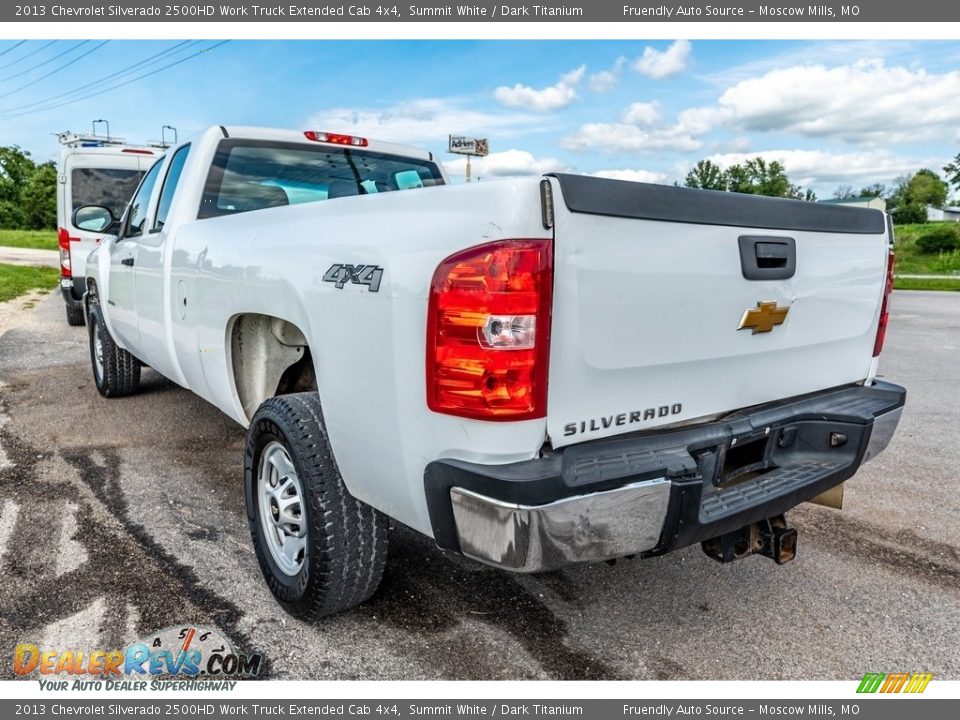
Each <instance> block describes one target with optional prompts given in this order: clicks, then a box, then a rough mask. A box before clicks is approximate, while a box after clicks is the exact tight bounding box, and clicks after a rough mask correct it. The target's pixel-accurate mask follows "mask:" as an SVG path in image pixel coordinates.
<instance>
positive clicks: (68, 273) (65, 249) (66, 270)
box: [57, 228, 73, 278]
mask: <svg viewBox="0 0 960 720" xmlns="http://www.w3.org/2000/svg"><path fill="white" fill-rule="evenodd" d="M57 245H59V246H60V277H63V278H68V277H73V271H72V269H71V267H70V233H68V232H67V229H66V228H60V229H59V230H58V231H57Z"/></svg>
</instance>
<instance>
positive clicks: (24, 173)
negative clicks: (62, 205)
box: [0, 145, 57, 230]
mask: <svg viewBox="0 0 960 720" xmlns="http://www.w3.org/2000/svg"><path fill="white" fill-rule="evenodd" d="M56 226H57V166H56V165H55V164H54V163H53V161H52V160H51V161H48V162H44V163H36V162H34V161H33V159H32V158H31V157H30V153H28V152H26V151H24V150H21V149H20V148H19V147H17V146H16V145H12V146H9V147H0V229H3V230H44V229H47V228H55V227H56Z"/></svg>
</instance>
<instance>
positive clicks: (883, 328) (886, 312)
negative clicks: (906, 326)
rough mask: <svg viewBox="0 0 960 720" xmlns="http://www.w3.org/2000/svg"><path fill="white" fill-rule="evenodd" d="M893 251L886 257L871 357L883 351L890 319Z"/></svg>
mask: <svg viewBox="0 0 960 720" xmlns="http://www.w3.org/2000/svg"><path fill="white" fill-rule="evenodd" d="M893 267H894V256H893V250H891V251H890V254H889V255H887V279H886V287H884V289H883V300H882V301H881V303H880V324H879V325H878V326H877V339H876V340H875V341H874V343H873V356H874V357H877V356H878V355H879V354H880V351H881V350H883V341H884V339H885V338H886V336H887V321H888V320H889V318H890V293H891V292H893Z"/></svg>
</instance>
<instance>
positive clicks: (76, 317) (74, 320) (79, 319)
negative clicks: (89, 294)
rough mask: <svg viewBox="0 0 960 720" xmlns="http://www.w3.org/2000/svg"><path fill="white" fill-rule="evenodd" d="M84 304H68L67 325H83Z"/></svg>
mask: <svg viewBox="0 0 960 720" xmlns="http://www.w3.org/2000/svg"><path fill="white" fill-rule="evenodd" d="M83 324H84V320H83V305H67V325H73V326H74V327H77V326H79V325H83Z"/></svg>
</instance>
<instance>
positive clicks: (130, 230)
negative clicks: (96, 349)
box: [106, 160, 163, 357]
mask: <svg viewBox="0 0 960 720" xmlns="http://www.w3.org/2000/svg"><path fill="white" fill-rule="evenodd" d="M162 165H163V163H162V161H159V160H158V161H157V162H156V163H155V164H154V166H153V167H152V168H150V170H149V172H147V174H146V175H145V176H144V178H143V181H142V182H141V183H140V187H139V188H137V192H136V193H135V194H134V196H133V199H132V200H131V201H130V205H128V206H127V212H126V213H125V214H124V216H123V222H122V223H121V227H120V234H119V235H118V236H117V239H116V241H115V243H114V246H113V247H112V248H110V281H109V283H108V284H107V308H106V313H107V319H108V320H109V322H110V332H111V334H112V335H113V336H114V338H115V339H117V340H119V341H120V343H121V344H122V345H123V346H124V347H125V348H127V349H128V350H129V351H130V352H132V353H133V354H134V355H137V356H138V357H140V355H141V353H140V351H139V345H140V331H139V329H138V327H137V298H136V280H135V274H134V272H135V271H134V268H135V267H136V263H137V254H138V244H139V241H140V238H141V237H142V236H143V233H144V231H145V229H146V228H147V227H149V225H148V217H147V216H148V214H149V213H148V209H149V208H150V198H151V197H152V196H153V191H154V188H155V187H156V184H157V177H158V176H159V175H160V168H161V167H162Z"/></svg>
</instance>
